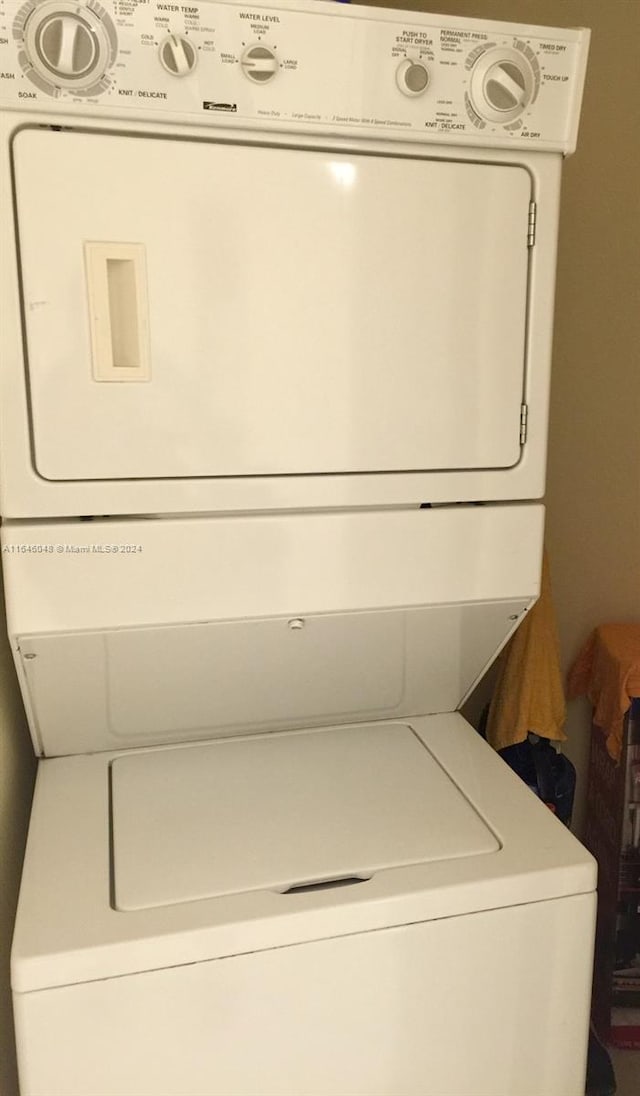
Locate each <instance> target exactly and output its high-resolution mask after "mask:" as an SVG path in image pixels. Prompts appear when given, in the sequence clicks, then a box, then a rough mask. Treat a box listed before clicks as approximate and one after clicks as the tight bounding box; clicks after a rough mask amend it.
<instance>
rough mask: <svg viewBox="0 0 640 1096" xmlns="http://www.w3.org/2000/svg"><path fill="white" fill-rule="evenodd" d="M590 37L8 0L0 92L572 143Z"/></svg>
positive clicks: (279, 13) (307, 7)
mask: <svg viewBox="0 0 640 1096" xmlns="http://www.w3.org/2000/svg"><path fill="white" fill-rule="evenodd" d="M588 40H589V32H588V31H582V30H566V29H562V30H554V29H550V28H545V27H534V26H520V25H512V24H508V23H488V22H481V21H478V20H468V19H459V18H455V17H445V16H432V15H426V14H422V13H416V12H400V11H397V10H387V9H382V8H376V9H371V8H365V7H360V6H355V7H347V6H342V5H338V4H335V3H334V4H329V3H324V2H321V0H314V2H310V0H280V3H278V4H277V5H271V4H264V3H263V2H262V0H257V2H256V3H254V4H252V5H251V6H245V5H244V4H243V3H237V2H229V0H227V2H224V0H223V2H218V0H215V2H213V0H194V2H186V3H184V2H175V3H174V2H171V0H170V2H161V0H104V3H99V2H98V0H79V2H78V0H0V103H1V104H2V105H3V106H5V107H10V108H19V109H27V110H43V109H48V108H50V106H51V100H56V101H57V103H58V104H59V105H58V107H57V109H58V110H60V109H63V110H64V111H65V112H66V111H67V110H69V112H70V113H72V114H77V113H78V112H79V113H82V114H84V115H93V114H95V115H98V116H100V115H101V116H118V115H122V114H123V113H124V114H125V115H126V116H128V117H131V116H133V115H142V116H146V117H149V116H150V115H151V116H153V115H154V114H155V115H156V117H157V118H158V115H159V114H163V115H165V116H172V120H173V118H174V117H175V118H176V120H177V119H180V120H181V121H182V120H188V121H189V122H191V123H192V124H202V125H211V124H216V125H218V124H220V123H222V124H223V125H224V124H227V125H229V124H234V123H235V125H238V124H241V125H243V126H245V127H246V126H249V127H252V128H255V127H256V125H259V126H260V127H263V126H264V127H267V128H269V127H275V128H278V129H280V130H282V129H293V130H305V131H307V132H332V133H335V132H345V131H346V132H348V131H349V130H358V131H360V132H362V131H368V132H369V133H371V135H372V136H375V137H383V138H385V139H396V140H397V139H401V140H421V141H434V140H435V141H438V142H439V143H442V142H445V143H446V142H455V143H463V144H464V143H470V144H475V145H478V144H479V145H494V146H495V145H502V146H504V145H508V146H512V147H513V146H516V147H537V148H545V149H551V150H554V151H562V152H565V153H566V152H570V151H572V150H573V148H574V147H575V141H576V133H577V122H578V114H579V108H580V99H581V94H582V85H583V82H584V71H585V64H586V53H587V47H588ZM158 120H160V119H159V118H158Z"/></svg>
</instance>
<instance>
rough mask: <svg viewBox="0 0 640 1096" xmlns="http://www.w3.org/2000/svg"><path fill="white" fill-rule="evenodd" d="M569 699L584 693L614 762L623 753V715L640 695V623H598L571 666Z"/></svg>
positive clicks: (594, 720)
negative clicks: (591, 705)
mask: <svg viewBox="0 0 640 1096" xmlns="http://www.w3.org/2000/svg"><path fill="white" fill-rule="evenodd" d="M568 693H569V699H570V700H572V699H573V698H574V696H580V695H581V694H582V693H586V695H587V696H588V697H589V700H590V701H591V703H592V704H593V709H594V711H593V722H594V723H595V725H596V727H601V728H602V730H603V732H604V734H605V735H606V739H607V751H608V752H609V755H610V756H611V757H612V758H613V760H614V761H619V760H620V756H621V754H622V735H623V728H624V717H625V714H626V712H628V710H629V708H630V706H631V699H632V697H636V696H640V624H601V625H600V627H599V628H596V630H595V631H594V632H592V633H591V635H590V636H589V638H588V640H587V642H586V643H585V645H584V647H583V648H582V650H581V651H580V653H579V655H578V657H577V659H576V661H575V662H574V664H573V666H572V667H571V670H570V673H569V681H568Z"/></svg>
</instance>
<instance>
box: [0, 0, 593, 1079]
mask: <svg viewBox="0 0 640 1096" xmlns="http://www.w3.org/2000/svg"><path fill="white" fill-rule="evenodd" d="M0 35H2V36H1V37H0V68H1V71H0V77H1V79H0V107H1V110H0V131H1V133H0V173H1V179H2V188H3V195H4V198H5V201H4V202H3V205H2V216H1V219H0V232H1V244H2V254H3V263H2V275H1V276H2V282H1V284H0V305H1V307H2V312H3V326H2V333H1V339H2V342H1V345H0V352H1V362H0V381H1V386H2V391H1V395H2V399H1V405H0V451H1V458H2V480H1V484H0V489H1V504H2V514H3V526H2V560H3V566H4V576H5V587H6V599H7V615H8V629H9V635H10V640H11V644H12V647H13V650H14V654H15V661H16V667H17V673H18V677H19V681H20V686H21V689H22V694H23V697H24V702H25V707H26V711H27V715H28V719H29V724H30V727H31V732H32V736H33V743H34V749H35V750H36V752H37V754H38V755H39V757H40V758H41V761H40V765H39V772H38V779H37V786H36V794H35V800H34V805H33V812H32V818H31V826H30V832H29V840H28V847H27V853H26V859H25V867H24V873H23V880H22V888H21V896H20V903H19V909H18V915H17V923H16V930H15V938H14V946H13V959H12V979H13V995H14V996H13V1000H14V1009H15V1019H16V1035H17V1047H18V1058H19V1068H20V1083H21V1091H22V1096H302V1094H304V1096H525V1094H530V1096H540V1093H542V1092H544V1093H545V1094H546V1096H554V1094H555V1096H579V1094H581V1093H582V1092H583V1085H584V1061H585V1048H586V1038H587V1025H588V1012H589V994H590V975H591V955H592V943H593V920H594V886H595V870H594V865H593V861H592V860H591V858H590V857H589V856H588V855H587V854H586V853H585V852H584V850H583V849H582V848H581V847H580V845H579V844H578V843H577V842H576V841H575V840H574V839H573V838H572V837H571V835H570V834H569V833H568V832H567V831H566V830H565V829H564V828H563V827H562V826H560V825H559V824H558V823H557V822H556V820H555V819H554V818H553V817H552V816H551V815H550V814H549V812H548V811H547V810H546V808H544V807H543V806H542V805H541V804H540V803H539V801H538V800H536V799H535V798H534V796H532V795H531V793H530V792H529V791H528V790H527V789H526V788H525V786H524V785H523V784H521V783H520V782H519V781H518V780H517V778H516V777H515V776H513V774H511V773H510V771H509V770H508V769H507V768H506V767H505V766H504V765H503V763H502V761H501V760H500V759H499V758H498V757H497V756H496V755H495V754H494V753H492V751H491V750H490V749H489V748H488V747H487V746H486V744H485V743H484V742H483V741H482V740H481V739H480V738H479V737H478V736H477V735H476V733H475V732H474V731H473V730H472V729H471V728H470V727H469V726H468V725H467V724H466V723H465V721H464V720H463V719H462V717H461V716H460V715H459V714H457V709H458V708H459V706H460V704H461V703H462V701H463V699H464V698H465V696H466V695H467V694H468V693H469V692H470V690H471V689H472V688H473V685H474V683H475V682H476V681H477V680H478V679H479V677H480V676H481V675H482V673H483V672H484V670H485V669H486V667H487V666H488V665H489V664H490V663H491V661H492V659H493V658H494V657H495V654H496V652H497V651H498V650H499V649H500V648H501V647H502V645H503V644H504V643H505V642H506V641H507V639H508V637H509V636H510V635H511V633H512V632H513V630H514V629H515V628H516V627H517V626H518V623H519V621H520V620H521V619H522V618H523V616H524V615H525V614H526V612H527V611H528V609H529V608H530V606H531V605H532V604H533V602H534V601H535V598H536V597H537V595H538V592H539V574H540V562H541V549H542V534H543V508H542V506H541V505H540V503H539V502H536V501H535V500H536V499H539V498H540V496H541V495H542V493H543V491H544V470H545V450H546V430H547V410H548V386H549V364H550V347H551V335H552V312H553V290H554V267H555V249H556V237H557V218H558V198H559V179H560V168H561V162H562V156H563V155H564V154H567V153H569V152H571V151H572V150H573V148H574V145H575V139H576V132H577V121H578V114H579V107H580V99H581V93H582V84H583V79H584V70H585V63H586V51H587V45H588V32H586V31H579V30H552V29H548V28H540V27H530V26H511V25H508V24H500V23H485V22H481V21H473V20H461V19H455V18H450V17H444V16H430V15H424V14H418V13H415V12H412V13H403V12H400V11H396V10H384V9H367V8H364V7H347V6H340V5H333V4H326V3H321V2H318V3H310V2H307V0H281V2H280V3H278V4H277V5H273V4H264V3H263V2H262V0H256V3H254V4H252V5H251V6H250V7H245V6H244V5H243V4H239V3H229V2H227V3H224V2H215V3H214V2H207V0H196V2H194V3H193V4H190V5H182V4H165V3H158V2H156V0H153V2H151V3H148V2H144V3H143V2H142V0H141V2H139V3H138V2H136V0H105V2H104V3H102V4H98V3H97V0H88V2H85V0H82V2H77V0H40V2H36V0H27V2H26V3H21V2H16V0H4V5H3V7H2V11H1V12H0Z"/></svg>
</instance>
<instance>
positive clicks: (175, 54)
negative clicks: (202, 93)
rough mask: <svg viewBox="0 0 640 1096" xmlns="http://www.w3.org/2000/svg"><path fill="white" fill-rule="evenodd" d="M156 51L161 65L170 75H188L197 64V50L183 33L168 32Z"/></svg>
mask: <svg viewBox="0 0 640 1096" xmlns="http://www.w3.org/2000/svg"><path fill="white" fill-rule="evenodd" d="M158 52H159V56H160V63H161V65H162V67H163V68H165V69H166V70H167V72H168V73H170V74H171V76H188V75H189V73H190V72H193V70H194V68H195V67H196V65H197V64H198V51H197V50H196V48H195V46H194V45H193V43H192V42H190V41H189V39H188V38H185V36H184V35H183V34H169V35H168V36H167V37H166V38H165V39H164V41H162V42H161V43H160V49H159V51H158Z"/></svg>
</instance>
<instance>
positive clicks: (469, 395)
mask: <svg viewBox="0 0 640 1096" xmlns="http://www.w3.org/2000/svg"><path fill="white" fill-rule="evenodd" d="M52 4H53V0H46V3H44V4H43V3H41V4H38V5H35V4H32V3H27V4H21V3H20V0H5V9H6V12H7V19H9V20H11V21H12V22H11V26H12V35H9V36H7V38H6V39H0V59H1V63H2V71H3V72H4V73H5V75H6V76H7V79H6V80H3V81H0V105H1V107H2V110H1V111H0V141H2V146H3V148H4V149H5V150H6V155H5V156H4V158H3V160H2V163H1V164H0V185H1V186H2V189H3V193H2V202H3V206H4V207H5V208H6V209H7V211H12V210H13V209H14V207H15V208H16V209H17V211H18V216H17V223H16V222H14V217H13V215H11V216H9V215H7V216H6V217H4V218H3V219H2V221H1V222H0V233H1V238H0V248H1V249H2V251H3V254H5V255H6V256H7V257H8V261H7V262H6V263H5V264H3V270H2V273H1V275H0V277H1V278H2V281H1V282H0V298H1V301H0V304H1V308H2V312H3V315H4V316H5V321H4V323H3V329H2V333H1V334H0V338H1V339H2V344H1V348H0V349H1V353H2V357H3V361H4V363H5V365H4V368H3V377H2V381H3V398H2V400H1V401H0V416H1V421H0V446H1V447H2V459H3V477H2V483H1V484H0V491H1V498H2V511H3V517H4V518H5V519H7V518H9V519H11V518H16V519H18V518H38V517H39V518H45V519H49V518H52V517H56V516H58V517H62V516H68V517H77V516H79V515H92V516H95V515H102V514H109V515H139V514H145V513H147V514H148V513H163V514H178V513H193V512H199V513H211V512H214V511H215V512H239V511H244V512H246V511H264V510H272V511H276V510H282V509H300V508H317V507H328V508H335V507H355V506H357V507H375V506H388V505H415V504H416V503H421V502H447V503H450V502H454V501H470V502H475V501H478V500H489V499H493V500H497V499H499V500H507V499H527V498H539V497H541V496H542V494H543V493H544V473H545V452H546V435H547V410H548V391H549V368H550V352H551V323H552V310H553V281H554V268H555V249H556V236H557V217H558V198H559V179H560V153H561V152H564V153H566V152H569V151H571V150H572V149H573V147H574V145H575V137H576V132H577V120H578V113H579V105H580V98H581V94H582V85H583V80H584V70H585V63H586V52H587V46H588V37H589V36H588V32H585V31H580V30H557V29H549V28H546V29H545V28H540V27H531V26H517V27H516V26H510V25H508V24H501V23H493V24H487V23H481V22H480V21H478V20H460V19H456V18H455V17H446V18H444V17H440V16H429V15H425V14H423V13H416V12H412V13H406V12H400V11H396V10H387V9H382V8H376V9H374V10H371V9H367V8H365V7H363V6H360V5H357V6H356V5H353V6H350V5H340V6H338V5H335V4H331V5H325V4H323V3H322V2H320V0H318V2H317V3H313V4H309V3H306V2H305V0H299V2H297V0H291V2H290V0H282V3H281V4H280V5H278V7H277V9H274V10H273V11H272V10H271V9H270V8H269V5H268V4H265V3H264V2H263V0H260V2H259V3H257V5H256V10H255V11H254V10H248V9H244V8H243V7H242V5H241V4H236V3H224V2H222V3H215V2H211V3H209V2H207V3H204V2H202V3H195V4H193V5H189V6H188V10H187V8H186V7H185V6H180V5H173V6H168V7H166V8H165V7H163V8H159V7H158V6H157V5H156V4H149V5H147V4H136V5H133V6H129V7H127V10H126V12H125V11H124V10H122V11H121V10H120V5H119V4H111V3H107V4H106V5H88V6H87V7H86V8H85V7H81V8H80V9H78V11H76V9H73V8H69V9H67V7H66V6H65V7H64V10H63V11H62V14H60V13H59V12H57V9H55V7H54V6H52ZM79 12H81V13H83V14H79ZM63 31H64V34H63ZM274 36H276V37H277V41H274ZM63 41H64V43H65V49H64V50H63V56H62V60H61V61H60V64H61V65H62V68H61V69H60V67H59V64H58V61H59V58H58V52H59V50H58V47H59V46H60V48H62V47H61V45H60V43H62V42H63ZM72 42H76V45H77V46H78V50H79V53H74V51H73V49H72V48H71V45H70V43H72ZM85 49H86V50H89V53H88V54H87V56H86V57H85V54H84V53H83V50H85ZM254 50H257V51H258V54H257V61H256V57H254V53H253V51H254ZM176 51H177V52H176ZM265 51H266V52H265ZM89 55H90V56H89ZM327 57H331V79H327V75H326V74H327V69H326V58H327ZM78 58H80V60H78ZM83 58H84V60H83ZM188 58H191V62H192V65H191V67H190V63H189V62H188ZM185 59H186V60H185ZM85 61H86V65H87V67H86V69H85V68H82V66H83V65H84V64H85ZM254 63H255V64H257V65H258V68H257V69H255V71H254V67H255V64H254ZM76 64H79V65H81V68H82V71H77V72H76V71H75V69H74V66H75V65H76ZM176 65H177V66H178V68H177V69H176V68H175V66H176ZM185 65H186V68H185ZM172 66H173V67H172ZM67 70H69V71H67ZM178 75H179V78H176V77H177V76H178ZM416 75H417V76H418V77H419V78H420V80H419V83H420V87H418V88H417V89H416V88H414V87H413V82H414V81H415V78H416ZM407 81H408V83H407ZM23 85H24V87H23ZM25 122H26V125H25ZM177 150H179V155H176V154H175V153H176V152H177ZM14 161H15V164H14ZM14 166H15V176H14V175H13V168H14ZM309 208H313V210H314V217H313V218H309V217H308V216H307V211H308V209H309ZM448 210H449V211H452V212H453V216H452V217H449V216H448V213H447V211H448ZM318 226H321V228H322V231H319V232H316V229H317V227H318ZM25 342H26V345H25ZM25 366H26V368H25Z"/></svg>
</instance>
